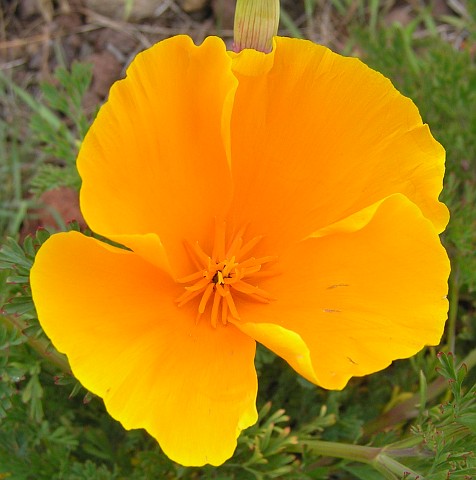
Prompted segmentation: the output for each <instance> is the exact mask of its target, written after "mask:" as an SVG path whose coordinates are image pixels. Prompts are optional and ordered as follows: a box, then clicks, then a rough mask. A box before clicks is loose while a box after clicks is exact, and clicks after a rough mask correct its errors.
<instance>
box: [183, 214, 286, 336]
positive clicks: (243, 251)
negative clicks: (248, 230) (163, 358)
mask: <svg viewBox="0 0 476 480" xmlns="http://www.w3.org/2000/svg"><path fill="white" fill-rule="evenodd" d="M244 231H245V229H241V230H240V231H239V232H238V233H237V234H236V235H234V236H233V237H232V238H231V241H228V242H227V238H226V224H225V222H216V224H215V235H214V242H213V249H212V251H211V253H210V254H207V253H206V252H205V251H204V250H203V249H202V247H201V246H200V244H199V243H198V242H194V243H192V242H189V241H186V242H185V248H186V250H187V253H188V255H189V256H190V259H191V261H192V263H193V265H194V266H195V268H196V270H195V272H194V273H192V274H190V275H187V276H186V277H183V278H179V279H177V282H178V283H181V284H184V285H185V286H184V289H185V292H184V293H183V294H182V295H180V296H179V297H178V298H177V299H176V302H177V304H178V306H179V307H182V306H183V305H185V304H186V303H188V302H191V301H194V302H195V303H196V304H197V309H198V312H197V317H196V321H197V322H198V321H199V320H200V318H201V317H202V316H203V315H204V314H206V315H209V317H210V323H211V325H212V327H214V328H216V327H217V325H218V324H219V323H221V324H222V325H226V324H227V323H228V320H229V319H230V317H231V318H233V319H234V320H240V315H239V313H238V308H237V306H239V303H240V302H241V301H253V302H259V303H270V302H271V301H272V300H275V298H274V297H273V296H272V295H271V294H270V293H268V292H267V291H265V290H263V289H262V288H260V287H259V285H258V282H259V281H260V280H261V279H262V278H264V277H266V276H272V275H274V274H275V272H273V271H272V270H271V269H270V268H269V267H270V265H271V264H273V263H274V262H276V260H277V257H275V256H258V257H254V256H253V255H252V253H253V249H254V248H255V247H256V245H258V243H259V242H260V241H261V239H262V238H263V237H261V236H256V237H254V238H251V239H250V240H248V241H247V242H245V241H244V239H243V236H244Z"/></svg>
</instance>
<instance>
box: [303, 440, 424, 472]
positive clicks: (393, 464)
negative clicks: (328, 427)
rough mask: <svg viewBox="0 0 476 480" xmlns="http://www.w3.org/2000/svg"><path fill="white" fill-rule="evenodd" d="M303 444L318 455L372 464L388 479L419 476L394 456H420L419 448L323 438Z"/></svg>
mask: <svg viewBox="0 0 476 480" xmlns="http://www.w3.org/2000/svg"><path fill="white" fill-rule="evenodd" d="M303 444H304V445H306V446H307V447H308V448H310V449H311V450H312V452H313V453H315V454H317V455H321V456H324V457H333V458H342V459H345V460H351V461H355V462H360V463H367V464H370V465H372V466H373V468H375V470H377V471H378V472H380V473H381V474H382V475H383V476H384V477H385V478H387V479H397V478H406V477H407V476H408V475H409V474H412V475H414V476H415V477H418V473H417V472H414V471H413V470H411V469H410V468H408V467H407V466H406V465H404V464H402V463H400V462H398V461H397V460H395V458H394V457H415V456H418V455H419V452H418V449H417V448H404V449H395V450H389V449H388V447H381V448H379V447H365V446H361V445H352V444H346V443H337V442H325V441H321V440H308V441H305V442H303ZM419 478H422V477H421V476H420V477H419Z"/></svg>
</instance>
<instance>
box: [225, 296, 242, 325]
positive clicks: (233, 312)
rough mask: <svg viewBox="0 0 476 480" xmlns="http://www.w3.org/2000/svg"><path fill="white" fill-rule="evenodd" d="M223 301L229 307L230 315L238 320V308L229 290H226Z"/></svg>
mask: <svg viewBox="0 0 476 480" xmlns="http://www.w3.org/2000/svg"><path fill="white" fill-rule="evenodd" d="M225 301H226V303H227V305H228V308H229V309H230V313H231V316H232V317H233V318H236V319H237V320H239V319H240V316H239V315H238V310H237V309H236V306H235V302H234V301H233V297H232V296H231V294H230V292H226V295H225Z"/></svg>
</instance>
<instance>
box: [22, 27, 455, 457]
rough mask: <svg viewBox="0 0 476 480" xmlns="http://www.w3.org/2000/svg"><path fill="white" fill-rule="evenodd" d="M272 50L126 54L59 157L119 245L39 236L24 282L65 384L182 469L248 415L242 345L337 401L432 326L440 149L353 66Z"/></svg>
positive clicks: (365, 71)
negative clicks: (74, 148)
mask: <svg viewBox="0 0 476 480" xmlns="http://www.w3.org/2000/svg"><path fill="white" fill-rule="evenodd" d="M274 42H275V43H274V48H273V51H272V52H271V53H270V54H267V55H266V54H264V53H260V52H257V51H254V50H244V51H242V52H241V53H239V54H236V53H232V52H227V51H226V49H225V46H224V44H223V42H222V41H221V40H220V39H218V38H215V37H210V38H207V39H206V40H205V41H204V43H203V44H202V45H201V46H198V47H197V46H195V45H194V44H193V43H192V41H191V39H190V38H188V37H186V36H178V37H174V38H171V39H169V40H165V41H163V42H160V43H158V44H157V45H155V46H153V47H152V48H150V49H149V50H147V51H145V52H143V53H141V54H140V55H138V56H137V58H136V59H135V61H134V62H133V63H132V65H131V66H130V68H129V70H128V74H127V78H126V79H124V80H121V81H119V82H117V83H116V84H115V85H114V86H113V87H112V89H111V93H110V97H109V101H108V102H107V103H106V104H105V105H104V106H103V107H102V109H101V110H100V112H99V115H98V117H97V119H96V121H95V122H94V124H93V125H92V127H91V129H90V131H89V133H88V135H87V137H86V139H85V141H84V143H83V145H82V148H81V152H80V155H79V158H78V168H79V171H80V174H81V177H82V179H83V186H82V190H81V207H82V212H83V214H84V216H85V218H86V219H87V221H88V223H89V225H90V226H91V228H92V229H93V230H95V231H97V232H98V233H100V234H102V235H104V236H106V237H107V238H109V239H111V240H113V241H114V242H118V243H120V244H123V245H125V246H126V247H128V249H127V250H126V249H120V248H117V247H113V246H110V245H108V244H106V243H103V242H100V241H98V240H95V239H93V238H89V237H86V236H83V235H81V234H79V233H76V232H70V233H60V234H57V235H54V236H52V237H51V239H50V240H48V242H46V244H45V245H44V246H43V247H42V248H41V250H40V251H39V253H38V256H37V259H36V262H35V264H34V267H33V270H32V273H31V282H32V288H33V295H34V300H35V303H36V306H37V309H38V315H39V318H40V321H41V324H42V326H43V327H44V329H45V332H46V333H47V335H48V336H49V337H50V338H51V340H52V341H53V343H54V345H55V346H56V348H57V349H58V350H59V351H61V352H64V353H66V354H67V356H68V358H69V361H70V364H71V368H72V370H73V372H74V374H75V375H76V377H77V378H78V379H79V380H80V381H81V382H82V383H83V385H84V386H85V387H86V388H88V389H89V390H91V391H92V392H94V393H95V394H97V395H99V396H101V397H102V398H103V399H104V402H105V404H106V407H107V409H108V411H109V413H110V414H111V415H112V416H113V417H114V418H116V419H118V420H120V421H121V422H122V424H123V425H124V427H125V428H127V429H130V428H140V427H142V428H145V429H146V430H147V431H148V432H149V433H150V434H151V435H153V436H154V437H155V438H156V439H157V440H158V441H159V443H160V445H161V447H162V448H163V450H164V452H165V453H166V454H167V455H168V456H169V457H170V458H172V459H173V460H176V461H177V462H180V463H182V464H184V465H203V464H205V463H210V464H213V465H218V464H221V463H222V462H224V461H225V460H226V459H227V458H229V457H230V456H231V455H232V454H233V451H234V449H235V446H236V438H237V436H238V435H239V433H240V431H241V430H242V429H244V428H246V427H248V426H250V425H252V424H253V423H254V422H255V421H256V418H257V414H256V408H255V400H256V392H257V379H256V373H255V369H254V364H253V357H254V354H255V341H258V342H261V343H262V344H264V345H265V346H267V347H268V348H270V349H271V350H273V351H274V352H276V353H277V354H278V355H280V356H281V357H283V358H284V359H285V360H287V362H288V363H289V364H290V365H291V366H292V367H293V368H294V369H295V370H296V371H297V372H299V373H300V374H301V375H303V376H304V377H305V378H307V379H308V380H310V381H312V382H314V383H316V384H317V385H320V386H322V387H324V388H328V389H341V388H343V387H344V386H345V384H346V383H347V381H348V380H349V379H350V378H351V377H352V376H361V375H366V374H369V373H371V372H376V371H378V370H381V369H383V368H385V367H386V366H388V365H389V364H390V363H391V362H392V360H394V359H397V358H405V357H409V356H411V355H413V354H415V353H416V352H418V351H419V350H420V349H421V348H422V347H423V346H424V345H428V344H429V345H436V344H438V342H439V340H440V337H441V335H442V332H443V327H444V323H445V319H446V312H447V300H446V293H447V277H448V273H449V263H448V259H447V256H446V253H445V251H444V249H443V248H442V246H441V244H440V241H439V238H438V233H439V232H441V231H442V229H443V228H444V227H445V225H446V223H447V219H448V213H447V209H446V207H445V206H444V205H443V204H441V203H439V202H438V199H437V197H438V194H439V192H440V190H441V187H442V177H443V172H444V150H443V148H442V147H441V146H440V145H439V144H438V143H437V142H436V141H435V140H434V139H433V138H432V136H431V134H430V132H429V130H428V127H427V126H426V125H423V124H422V121H421V118H420V116H419V114H418V111H417V109H416V107H415V106H414V104H413V103H412V102H411V100H409V99H408V98H405V97H403V96H402V95H400V94H399V93H398V92H397V91H396V90H395V89H394V87H393V86H392V85H391V83H390V82H389V81H388V80H387V79H385V78H384V77H383V76H382V75H380V74H379V73H377V72H375V71H372V70H371V69H369V68H368V67H366V66H365V65H364V64H362V63H361V62H360V61H359V60H357V59H353V58H344V57H342V56H339V55H337V54H335V53H332V52H331V51H329V50H328V49H326V48H324V47H321V46H317V45H314V44H312V43H311V42H308V41H304V40H292V39H288V38H279V37H278V38H276V39H275V41H274Z"/></svg>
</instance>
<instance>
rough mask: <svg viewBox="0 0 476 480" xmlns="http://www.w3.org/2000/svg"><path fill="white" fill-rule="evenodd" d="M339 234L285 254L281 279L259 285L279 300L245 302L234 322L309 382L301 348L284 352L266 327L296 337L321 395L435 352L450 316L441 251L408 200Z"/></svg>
mask: <svg viewBox="0 0 476 480" xmlns="http://www.w3.org/2000/svg"><path fill="white" fill-rule="evenodd" d="M342 232H343V233H341V232H339V233H334V234H330V235H327V236H324V237H317V238H308V239H307V240H304V241H302V242H300V243H298V244H297V245H296V246H295V247H293V248H292V249H290V250H289V251H288V252H287V253H285V254H283V255H282V256H281V257H280V258H279V261H278V266H279V268H280V269H281V271H282V272H283V273H282V274H281V275H279V276H275V277H272V278H269V279H267V280H263V282H262V284H261V285H260V287H261V288H263V289H265V290H266V291H267V292H269V293H270V294H271V295H274V296H275V297H276V298H277V300H276V301H274V302H271V303H270V304H267V305H254V304H253V305H250V304H247V303H245V302H243V304H240V305H239V309H240V316H241V319H242V320H244V321H245V320H246V322H252V323H256V324H258V325H259V326H258V327H255V326H250V325H249V324H246V323H244V324H242V323H239V322H237V323H236V325H237V326H238V328H240V329H241V330H242V331H243V332H245V333H248V334H250V335H252V336H253V337H254V338H255V339H256V340H257V341H259V342H262V343H264V345H266V346H268V347H269V348H270V349H272V350H275V351H276V352H277V353H278V354H279V355H282V356H283V357H284V358H285V359H286V360H287V361H288V362H289V363H290V364H291V365H292V366H293V367H294V368H296V369H297V370H298V371H299V372H300V373H301V374H303V375H304V376H305V377H306V378H308V379H309V378H312V369H310V367H309V365H307V366H305V367H304V371H303V368H302V367H301V366H299V365H298V368H297V367H296V364H297V363H298V361H299V360H300V356H304V357H306V355H307V351H306V349H304V350H303V349H302V344H301V345H300V344H299V342H298V341H293V342H294V343H293V344H294V345H295V346H296V348H294V347H292V346H289V349H290V351H289V352H286V351H284V349H283V348H282V346H281V345H282V344H283V343H284V342H282V341H275V339H274V337H275V333H274V331H273V330H272V329H271V328H269V327H268V326H267V325H266V324H275V325H278V326H280V327H282V328H283V329H286V330H289V331H290V332H295V333H296V334H297V335H298V336H299V337H300V338H301V339H302V341H303V342H304V344H305V345H306V346H307V350H308V351H309V352H310V359H311V362H312V366H313V370H314V373H315V376H316V379H317V382H316V383H318V384H319V385H321V386H323V387H325V388H329V389H340V388H343V387H344V386H345V384H346V383H347V381H348V380H349V378H350V377H352V376H361V375H366V374H369V373H372V372H376V371H378V370H381V369H383V368H385V367H386V366H388V365H389V364H390V363H391V361H392V360H394V359H399V358H406V357H409V356H411V355H414V354H415V353H416V352H418V351H419V350H420V349H421V348H423V346H424V345H436V344H438V342H439V340H440V338H441V335H442V333H443V328H444V324H445V320H446V315H447V310H448V302H447V300H446V294H447V277H448V274H449V270H450V267H449V261H448V258H447V255H446V252H445V250H444V249H443V247H442V246H441V244H440V241H439V238H438V236H437V234H436V231H435V229H434V227H433V225H432V224H431V223H430V222H429V221H428V220H427V219H426V218H425V217H423V215H422V214H421V212H420V210H419V209H418V207H416V206H415V205H414V204H413V203H412V202H410V201H409V200H408V199H407V198H405V197H404V196H402V195H398V194H396V195H392V196H390V197H388V198H387V199H386V200H385V201H384V202H381V204H380V206H379V207H378V208H377V209H375V210H374V214H373V216H372V217H371V218H369V221H368V223H367V225H366V226H364V227H363V228H361V229H360V230H356V231H353V232H352V231H350V229H347V231H346V229H345V228H343V229H342ZM273 328H274V327H273ZM283 335H284V333H283ZM289 345H292V343H290V344H289Z"/></svg>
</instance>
